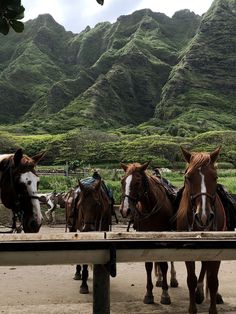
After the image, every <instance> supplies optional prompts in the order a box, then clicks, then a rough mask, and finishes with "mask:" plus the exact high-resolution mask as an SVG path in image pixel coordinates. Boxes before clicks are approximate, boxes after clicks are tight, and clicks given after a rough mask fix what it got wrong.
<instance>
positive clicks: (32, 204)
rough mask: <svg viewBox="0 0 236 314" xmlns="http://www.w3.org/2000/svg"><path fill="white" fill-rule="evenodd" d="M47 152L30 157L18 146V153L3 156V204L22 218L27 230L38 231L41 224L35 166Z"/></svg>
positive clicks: (1, 162) (1, 157)
mask: <svg viewBox="0 0 236 314" xmlns="http://www.w3.org/2000/svg"><path fill="white" fill-rule="evenodd" d="M44 154H45V153H44V152H43V153H40V154H37V155H35V156H33V157H29V156H27V155H24V154H23V152H22V149H18V150H17V151H16V152H15V154H9V155H0V173H1V183H0V188H1V198H2V203H3V205H4V206H5V207H7V208H9V209H12V211H13V213H14V215H16V216H17V217H18V218H19V220H20V221H21V223H22V226H23V230H24V232H38V231H39V229H40V227H41V225H42V214H41V210H40V203H39V197H38V195H37V191H38V184H39V177H38V175H37V173H36V170H35V166H36V165H37V163H38V162H39V160H41V159H42V158H43V156H44Z"/></svg>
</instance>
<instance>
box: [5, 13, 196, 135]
mask: <svg viewBox="0 0 236 314" xmlns="http://www.w3.org/2000/svg"><path fill="white" fill-rule="evenodd" d="M199 22H200V17H199V16H197V15H195V14H194V13H191V12H190V11H188V10H183V11H180V12H177V13H176V14H175V15H174V16H173V18H169V17H167V16H165V15H164V14H161V13H154V12H152V11H150V10H140V11H137V12H134V13H133V14H132V15H128V16H121V17H120V18H118V20H117V22H116V23H114V24H110V23H99V24H97V25H96V27H95V28H93V29H90V28H89V27H87V28H86V29H85V30H84V31H83V32H81V33H80V34H78V35H76V34H73V33H71V32H66V31H65V29H64V28H63V27H62V26H61V25H59V24H58V23H56V22H55V21H54V19H53V18H52V17H51V16H50V15H41V16H39V17H38V18H37V19H36V20H32V21H29V22H27V23H26V25H25V32H24V33H23V35H18V34H15V33H14V34H13V33H12V34H10V35H9V37H8V38H3V39H1V43H2V45H1V47H0V68H1V70H2V72H1V75H0V109H1V113H0V123H4V124H5V123H18V122H23V123H25V124H30V123H33V125H37V126H38V127H39V128H41V129H44V130H46V131H49V132H55V131H59V130H60V131H65V130H68V129H72V128H74V127H78V126H90V127H95V128H100V127H103V128H111V127H117V126H122V125H127V124H131V125H137V124H139V123H141V122H144V121H147V120H148V119H150V118H152V117H153V114H154V110H155V106H156V104H157V103H158V102H159V101H160V95H161V92H162V88H163V86H164V85H165V83H166V82H167V80H168V77H169V74H170V72H171V70H172V68H173V66H174V65H176V63H177V62H178V58H179V55H180V52H181V50H182V49H183V48H185V47H186V46H187V44H188V42H189V41H190V40H191V39H192V37H193V36H194V34H195V32H196V29H197V27H198V25H199ZM32 120H33V121H32ZM31 121H32V122H31ZM36 122H37V123H36Z"/></svg>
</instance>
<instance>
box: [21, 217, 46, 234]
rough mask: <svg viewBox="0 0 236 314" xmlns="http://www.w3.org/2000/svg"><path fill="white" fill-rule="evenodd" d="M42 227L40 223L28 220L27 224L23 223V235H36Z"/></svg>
mask: <svg viewBox="0 0 236 314" xmlns="http://www.w3.org/2000/svg"><path fill="white" fill-rule="evenodd" d="M41 226H42V222H40V223H38V221H37V220H35V219H30V220H29V221H28V222H27V223H25V222H23V229H24V232H25V233H37V232H39V230H40V228H41Z"/></svg>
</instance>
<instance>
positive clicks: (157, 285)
mask: <svg viewBox="0 0 236 314" xmlns="http://www.w3.org/2000/svg"><path fill="white" fill-rule="evenodd" d="M156 287H159V288H160V287H162V280H157V282H156Z"/></svg>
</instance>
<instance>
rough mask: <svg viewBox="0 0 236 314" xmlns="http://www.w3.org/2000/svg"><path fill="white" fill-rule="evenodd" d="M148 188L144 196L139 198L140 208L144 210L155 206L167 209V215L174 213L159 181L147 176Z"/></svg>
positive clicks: (149, 209)
mask: <svg viewBox="0 0 236 314" xmlns="http://www.w3.org/2000/svg"><path fill="white" fill-rule="evenodd" d="M147 182H148V188H147V191H146V196H145V197H143V199H141V200H140V203H141V205H142V208H143V209H145V211H151V210H152V209H153V208H154V207H155V206H156V207H157V208H160V211H162V210H164V211H165V212H167V211H169V216H172V215H173V214H174V209H173V206H172V205H171V203H170V200H169V198H168V197H167V195H166V192H165V189H164V187H163V186H162V184H161V183H160V181H159V180H158V179H157V178H156V177H153V176H147Z"/></svg>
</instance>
